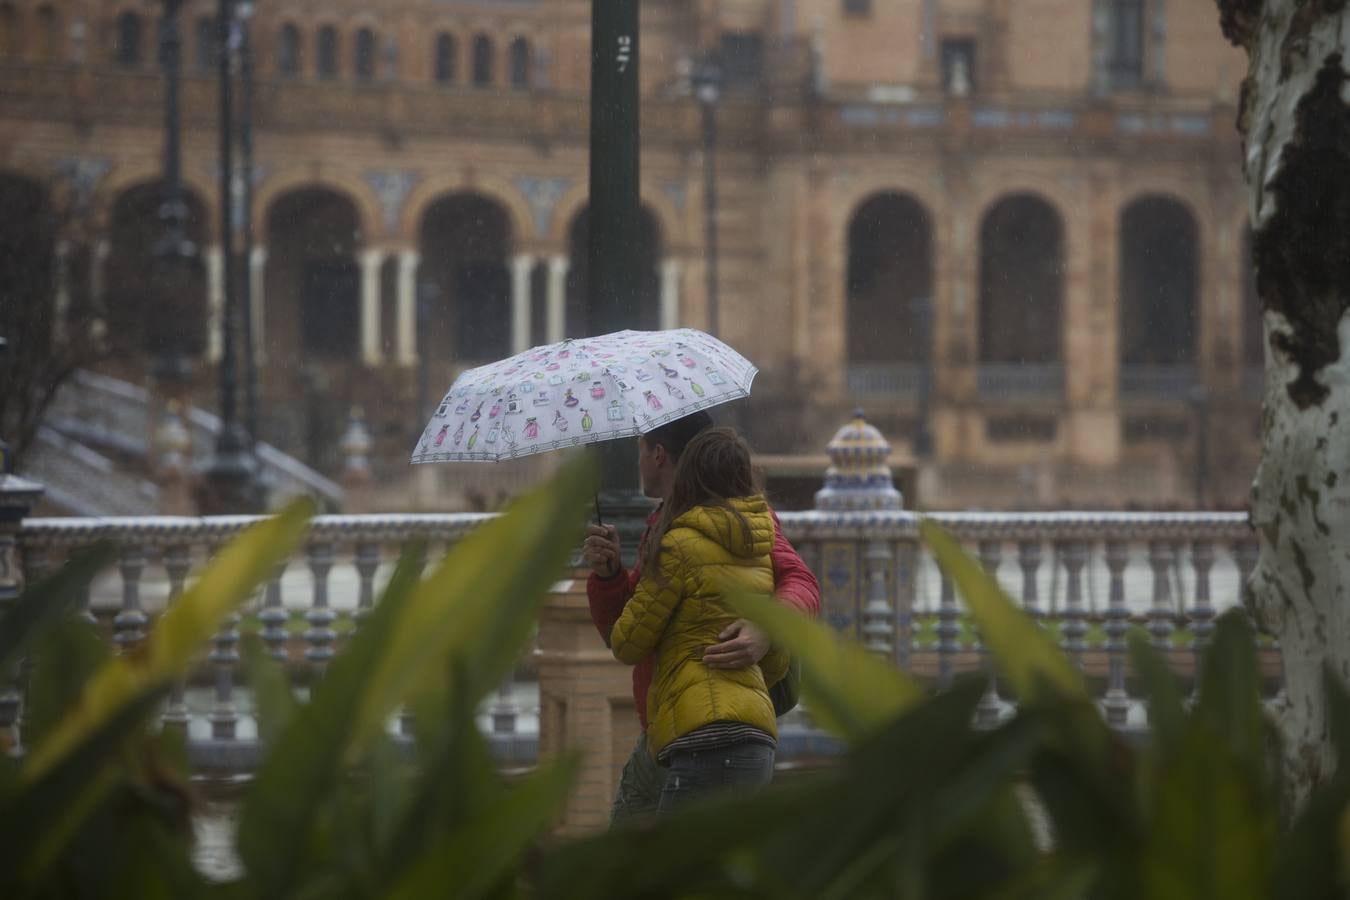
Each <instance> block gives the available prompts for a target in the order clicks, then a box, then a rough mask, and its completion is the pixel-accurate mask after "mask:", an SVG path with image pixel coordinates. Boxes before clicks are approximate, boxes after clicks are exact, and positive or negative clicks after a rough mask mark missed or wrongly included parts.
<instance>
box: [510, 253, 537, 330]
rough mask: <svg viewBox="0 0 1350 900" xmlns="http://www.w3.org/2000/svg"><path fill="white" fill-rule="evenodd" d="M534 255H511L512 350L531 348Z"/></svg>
mask: <svg viewBox="0 0 1350 900" xmlns="http://www.w3.org/2000/svg"><path fill="white" fill-rule="evenodd" d="M533 271H534V257H533V256H531V255H530V254H528V253H519V254H517V255H515V256H513V257H511V352H512V353H524V352H525V351H526V350H528V349H530V273H531V272H533Z"/></svg>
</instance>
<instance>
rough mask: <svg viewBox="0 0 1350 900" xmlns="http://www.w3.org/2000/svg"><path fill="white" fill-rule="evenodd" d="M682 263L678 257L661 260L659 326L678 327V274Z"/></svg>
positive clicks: (665, 327) (680, 271)
mask: <svg viewBox="0 0 1350 900" xmlns="http://www.w3.org/2000/svg"><path fill="white" fill-rule="evenodd" d="M683 268H684V263H682V262H681V261H680V260H678V259H667V260H663V261H662V262H661V327H662V328H664V329H670V328H679V327H680V275H681V274H682V270H683Z"/></svg>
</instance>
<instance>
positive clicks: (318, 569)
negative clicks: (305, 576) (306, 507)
mask: <svg viewBox="0 0 1350 900" xmlns="http://www.w3.org/2000/svg"><path fill="white" fill-rule="evenodd" d="M307 553H308V562H309V570H310V572H311V573H312V574H313V576H314V598H313V602H312V604H311V606H310V608H309V609H308V610H307V611H306V612H305V621H307V622H308V623H309V625H310V627H309V628H308V629H307V630H306V631H305V641H306V642H307V643H308V644H309V648H308V649H307V650H306V651H305V659H307V660H309V662H310V665H311V667H312V671H313V674H314V676H315V677H316V678H319V677H322V675H323V673H324V670H325V669H326V668H327V667H328V661H329V660H331V659H332V658H333V643H334V641H336V640H337V633H336V632H334V631H333V628H332V625H333V622H334V621H335V620H336V619H337V614H336V613H334V612H333V610H332V609H330V608H329V606H328V573H329V571H331V570H332V568H333V562H334V558H335V557H334V553H333V545H332V544H331V543H329V542H327V541H316V542H314V543H312V544H310V545H309V547H308V550H307Z"/></svg>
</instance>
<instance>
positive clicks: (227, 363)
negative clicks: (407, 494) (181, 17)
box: [201, 0, 262, 514]
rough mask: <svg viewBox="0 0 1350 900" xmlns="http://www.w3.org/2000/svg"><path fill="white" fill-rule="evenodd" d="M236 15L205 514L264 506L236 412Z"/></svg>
mask: <svg viewBox="0 0 1350 900" xmlns="http://www.w3.org/2000/svg"><path fill="white" fill-rule="evenodd" d="M233 12H234V2H233V0H219V3H218V6H217V13H216V36H217V41H218V43H217V46H218V47H219V57H220V58H219V59H218V60H217V63H218V65H219V76H220V253H221V258H222V259H223V260H224V265H222V266H221V270H222V276H223V277H222V282H223V284H222V293H223V294H224V303H223V309H222V311H221V313H222V317H223V318H224V323H223V326H222V328H221V358H220V433H219V434H218V435H217V436H216V453H215V457H214V458H213V459H212V460H211V463H210V465H209V466H208V467H207V469H206V473H205V474H206V478H205V485H204V487H205V491H204V495H203V497H202V503H201V505H202V507H203V511H204V512H206V513H215V514H218V513H243V512H258V511H260V508H261V506H262V497H261V496H260V493H259V490H258V478H257V474H258V471H257V470H258V461H257V459H256V457H254V455H253V447H252V440H251V439H250V437H249V435H248V432H247V431H245V430H244V426H243V425H242V424H241V423H240V422H239V419H238V416H237V410H236V408H235V407H236V391H237V385H236V384H235V380H236V378H237V372H236V371H235V369H236V362H235V346H234V344H235V339H236V337H237V335H238V332H239V309H238V303H237V301H238V296H237V295H236V293H235V273H236V268H237V266H236V263H237V260H236V258H235V255H234V204H233V203H232V202H231V194H232V186H233V181H234V115H233V113H234V102H233V84H232V80H231V75H232V73H231V71H230V70H231V56H232V54H231V53H230V44H231V41H230V38H231V33H232V26H231V21H232V19H233Z"/></svg>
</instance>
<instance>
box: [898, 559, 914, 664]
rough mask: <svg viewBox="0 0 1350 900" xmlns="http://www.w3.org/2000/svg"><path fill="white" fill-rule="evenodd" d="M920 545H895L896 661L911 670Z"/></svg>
mask: <svg viewBox="0 0 1350 900" xmlns="http://www.w3.org/2000/svg"><path fill="white" fill-rule="evenodd" d="M918 551H919V548H918V545H917V544H915V543H914V542H913V541H900V542H899V543H897V544H896V546H895V550H894V552H895V590H894V593H895V601H894V602H895V610H896V622H895V663H896V665H898V666H899V667H900V669H901V671H904V672H908V671H909V660H910V655H911V654H912V652H913V650H914V584H915V582H916V581H917V580H918V575H919V573H918V566H917V563H918V559H919V552H918Z"/></svg>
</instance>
